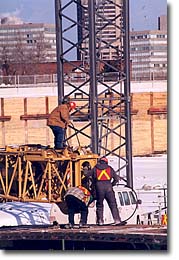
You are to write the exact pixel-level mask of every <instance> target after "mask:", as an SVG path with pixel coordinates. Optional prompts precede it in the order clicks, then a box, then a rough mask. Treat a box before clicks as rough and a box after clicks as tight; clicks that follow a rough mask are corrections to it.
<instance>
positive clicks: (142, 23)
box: [0, 0, 167, 31]
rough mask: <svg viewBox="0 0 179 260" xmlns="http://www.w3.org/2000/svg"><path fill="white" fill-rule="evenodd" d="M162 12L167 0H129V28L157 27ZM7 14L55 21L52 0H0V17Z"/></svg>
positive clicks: (27, 20)
mask: <svg viewBox="0 0 179 260" xmlns="http://www.w3.org/2000/svg"><path fill="white" fill-rule="evenodd" d="M63 1H67V0H63ZM72 12H73V10H72ZM163 14H167V0H130V28H131V29H132V28H133V29H134V30H135V31H138V30H155V29H157V18H158V16H160V15H163ZM9 15H11V16H16V17H17V18H19V19H20V20H22V21H23V22H32V23H40V22H42V23H55V9H54V0H0V18H2V17H4V16H9Z"/></svg>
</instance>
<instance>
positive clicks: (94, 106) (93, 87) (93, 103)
mask: <svg viewBox="0 0 179 260" xmlns="http://www.w3.org/2000/svg"><path fill="white" fill-rule="evenodd" d="M88 14H89V57H90V110H91V146H92V147H91V149H92V152H93V153H96V154H98V93H97V78H96V33H95V0H88Z"/></svg>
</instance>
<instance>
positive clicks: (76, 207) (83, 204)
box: [64, 177, 93, 228]
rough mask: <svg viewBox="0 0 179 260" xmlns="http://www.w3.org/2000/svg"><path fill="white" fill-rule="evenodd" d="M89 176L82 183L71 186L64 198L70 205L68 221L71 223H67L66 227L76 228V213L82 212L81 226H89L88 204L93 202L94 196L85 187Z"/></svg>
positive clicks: (68, 205)
mask: <svg viewBox="0 0 179 260" xmlns="http://www.w3.org/2000/svg"><path fill="white" fill-rule="evenodd" d="M86 183H87V178H86V177H85V179H83V181H82V185H79V186H77V187H70V188H69V189H68V190H67V192H66V194H65V196H64V198H65V201H66V203H67V207H68V221H69V224H67V225H65V228H74V227H75V221H74V216H75V214H76V213H80V214H81V217H80V222H79V228H88V227H89V226H88V225H87V218H88V206H89V204H90V203H91V202H92V200H93V199H92V196H91V193H90V191H89V190H88V189H87V188H86V187H85V186H86Z"/></svg>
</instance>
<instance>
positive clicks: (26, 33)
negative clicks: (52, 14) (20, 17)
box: [0, 18, 56, 64]
mask: <svg viewBox="0 0 179 260" xmlns="http://www.w3.org/2000/svg"><path fill="white" fill-rule="evenodd" d="M7 21H8V19H4V18H3V19H1V24H0V64H2V63H4V61H7V62H16V63H18V62H19V63H20V62H21V63H28V62H31V63H33V62H54V61H56V34H55V25H54V24H44V23H38V24H37V23H23V24H8V22H7Z"/></svg>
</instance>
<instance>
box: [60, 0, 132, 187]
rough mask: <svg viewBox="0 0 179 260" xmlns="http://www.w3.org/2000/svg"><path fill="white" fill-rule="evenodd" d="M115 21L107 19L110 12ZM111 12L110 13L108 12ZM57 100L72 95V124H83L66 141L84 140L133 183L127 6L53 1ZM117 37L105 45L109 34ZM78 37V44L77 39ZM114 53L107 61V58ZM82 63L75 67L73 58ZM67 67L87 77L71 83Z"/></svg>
mask: <svg viewBox="0 0 179 260" xmlns="http://www.w3.org/2000/svg"><path fill="white" fill-rule="evenodd" d="M107 8H109V9H108V11H109V10H115V16H113V17H111V16H108V15H106V13H105V11H106V9H107ZM108 11H107V12H108ZM55 17H56V42H57V70H58V73H57V75H58V98H59V103H60V102H61V100H62V98H63V97H64V95H65V94H66V93H65V88H66V86H68V87H69V88H68V89H70V91H69V92H68V95H70V96H71V97H72V98H74V100H75V102H76V103H77V108H76V110H75V112H73V113H72V119H74V122H75V121H81V122H83V124H80V126H79V125H78V127H77V126H76V125H75V124H73V126H71V128H72V130H73V131H74V132H73V133H72V134H71V135H70V136H69V137H68V138H67V139H68V140H70V139H71V138H73V137H74V136H75V135H78V136H79V137H78V138H80V137H81V136H83V137H85V138H86V140H87V142H88V143H87V142H86V145H89V146H90V147H91V150H92V152H93V153H97V154H100V155H105V156H108V155H114V156H117V157H118V158H119V167H118V171H119V174H120V173H121V170H123V169H124V170H126V177H127V184H128V185H129V186H130V187H133V181H132V142H131V112H130V102H131V99H130V58H129V1H128V0H63V1H61V0H55ZM110 30H113V32H115V37H114V35H113V36H111V39H110V38H108V39H107V40H106V37H105V33H106V34H110ZM75 37H76V38H75ZM106 51H108V52H109V53H111V58H110V59H105V58H104V55H105V52H106ZM74 53H75V55H76V56H77V57H78V60H81V63H79V64H80V65H77V63H76V62H73V61H72V60H74V59H72V56H74ZM64 63H69V64H70V66H72V67H73V68H74V71H78V72H80V73H81V74H82V75H85V77H84V78H83V80H81V81H80V82H78V83H73V82H72V81H70V80H68V79H67V78H66V75H64V73H63V71H64Z"/></svg>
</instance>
